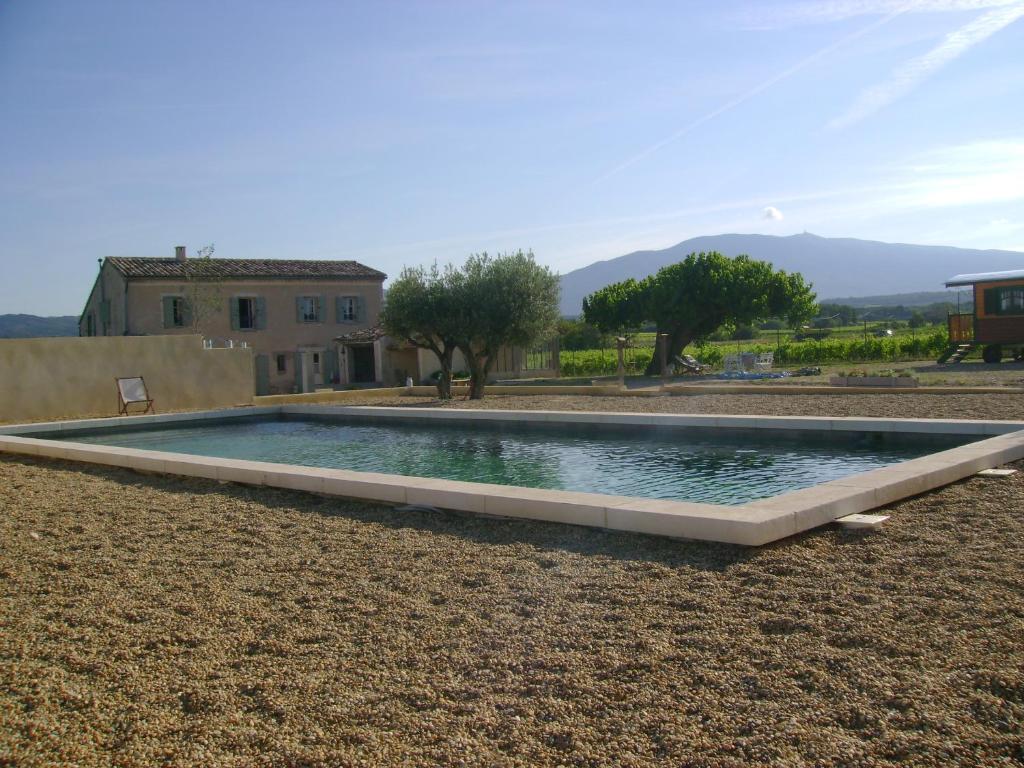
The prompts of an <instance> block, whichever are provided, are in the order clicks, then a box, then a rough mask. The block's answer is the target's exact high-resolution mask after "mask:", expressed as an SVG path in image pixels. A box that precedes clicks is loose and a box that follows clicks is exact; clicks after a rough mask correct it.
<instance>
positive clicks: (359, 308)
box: [355, 296, 366, 323]
mask: <svg viewBox="0 0 1024 768" xmlns="http://www.w3.org/2000/svg"><path fill="white" fill-rule="evenodd" d="M355 304H356V322H357V323H362V322H365V321H366V313H365V310H364V309H363V297H362V296H356V298H355Z"/></svg>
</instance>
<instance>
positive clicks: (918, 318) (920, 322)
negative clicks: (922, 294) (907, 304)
mask: <svg viewBox="0 0 1024 768" xmlns="http://www.w3.org/2000/svg"><path fill="white" fill-rule="evenodd" d="M927 324H928V321H927V320H925V319H924V315H923V314H922V313H921V311H920V310H917V309H915V310H914V311H913V312H912V313H911V315H910V320H909V321H908V322H907V325H909V326H910V327H911V328H915V329H916V328H923V327H924V326H926V325H927Z"/></svg>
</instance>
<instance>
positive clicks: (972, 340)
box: [939, 269, 1024, 363]
mask: <svg viewBox="0 0 1024 768" xmlns="http://www.w3.org/2000/svg"><path fill="white" fill-rule="evenodd" d="M963 286H970V287H971V289H972V293H973V296H974V309H973V311H972V312H971V313H960V312H958V313H955V314H951V315H950V316H949V344H950V346H949V348H948V349H947V350H946V352H945V353H944V354H943V356H942V357H941V358H940V359H939V362H940V363H945V362H951V363H958V362H960V361H961V360H963V358H964V357H966V356H967V355H968V354H969V353H970V352H971V351H972V350H974V349H975V348H977V347H979V346H983V347H984V349H983V350H982V358H983V359H984V360H985V362H986V363H998V362H999V361H1000V360H1002V358H1003V356H1004V355H1007V354H1009V355H1011V356H1013V357H1016V358H1018V359H1019V358H1020V357H1021V355H1022V352H1024V269H1015V270H1009V271H1006V272H978V273H975V274H966V275H956V276H955V277H951V278H950V279H949V280H947V281H946V287H947V288H959V287H963Z"/></svg>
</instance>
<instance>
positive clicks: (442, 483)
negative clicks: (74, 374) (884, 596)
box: [0, 405, 1024, 546]
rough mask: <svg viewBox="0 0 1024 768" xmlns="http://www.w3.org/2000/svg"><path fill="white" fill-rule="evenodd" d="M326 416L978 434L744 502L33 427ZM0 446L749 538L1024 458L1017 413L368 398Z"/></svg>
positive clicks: (495, 510) (193, 473)
mask: <svg viewBox="0 0 1024 768" xmlns="http://www.w3.org/2000/svg"><path fill="white" fill-rule="evenodd" d="M278 414H289V415H319V416H323V415H336V416H358V417H363V418H365V417H367V416H370V417H373V418H380V419H403V420H409V419H430V420H435V419H439V420H444V421H448V422H459V421H463V422H469V421H475V422H479V421H493V422H508V421H516V422H530V421H533V422H542V423H546V424H552V423H564V424H598V425H600V424H615V425H627V426H628V425H636V426H638V427H643V426H663V427H676V428H679V427H703V428H708V427H712V428H733V429H758V430H760V429H767V430H814V431H846V432H851V431H852V432H900V433H907V434H933V435H934V434H947V435H949V434H953V435H971V436H979V437H982V438H983V439H980V440H978V441H977V442H974V443H970V444H968V445H964V446H961V447H959V448H952V449H949V450H945V451H940V452H937V453H933V454H929V455H927V456H922V457H921V458H917V459H911V460H908V461H904V462H900V463H898V464H893V465H891V466H888V467H883V468H881V469H875V470H871V471H868V472H862V473H859V474H855V475H850V476H848V477H845V478H842V479H840V480H833V481H831V482H827V483H822V484H820V485H816V486H813V487H810V488H804V489H801V490H798V491H792V492H790V493H784V494H780V495H778V496H772V497H770V498H766V499H761V500H758V501H754V502H750V503H747V504H744V505H742V506H721V505H717V504H699V503H693V502H684V501H669V500H660V499H643V498H636V497H629V496H611V495H607V494H598V493H578V492H572V491H553V490H544V489H539V488H523V487H516V486H507V485H494V484H490V483H471V482H461V481H455V480H442V479H437V478H426V477H407V476H402V475H387V474H380V473H374V472H352V471H348V470H342V469H319V468H312V467H300V466H295V465H292V464H277V463H270V462H262V461H247V460H239V459H219V458H214V457H209V456H194V455H191V454H181V453H169V452H165V451H147V450H138V449H131V448H117V447H112V446H101V445H88V444H84V443H74V442H70V441H67V440H49V439H42V438H35V437H32V436H31V435H32V434H33V433H36V434H38V433H52V432H60V433H62V434H67V435H71V434H74V433H75V432H78V431H83V430H90V429H97V428H103V427H117V426H121V425H129V424H130V425H134V426H138V425H141V424H146V423H149V424H166V423H173V422H188V421H202V420H205V419H218V420H220V419H231V418H248V417H252V416H264V415H266V416H270V415H278ZM0 451H2V452H5V453H20V454H28V455H34V456H42V457H47V458H55V459H67V460H71V461H84V462H89V463H93V464H105V465H109V466H119V467H126V468H130V469H136V470H140V471H144V472H156V473H163V474H172V475H182V476H186V477H203V478H210V479H215V480H220V481H226V482H237V483H245V484H249V485H267V486H273V487H278V488H289V489H294V490H300V491H307V492H311V493H318V494H325V495H330V496H340V497H345V498H352V499H360V500H368V501H375V502H382V503H385V504H393V505H405V504H420V505H426V506H431V507H438V508H441V509H453V510H459V511H464V512H472V513H476V514H481V515H493V516H498V517H509V518H523V519H530V520H543V521H548V522H557V523H568V524H571V525H584V526H590V527H595V528H606V529H610V530H616V531H629V532H634V533H645V534H653V535H659V536H670V537H675V538H686V539H699V540H707V541H719V542H725V543H729V544H741V545H747V546H759V545H762V544H767V543H769V542H772V541H776V540H778V539H782V538H785V537H787V536H792V535H794V534H796V533H800V532H801V531H805V530H808V529H810V528H815V527H818V526H820V525H824V524H826V523H829V522H831V521H832V520H835V519H836V518H839V517H844V516H846V515H849V514H853V513H856V512H864V511H866V510H869V509H874V508H876V507H880V506H885V505H886V504H890V503H892V502H894V501H897V500H898V499H903V498H906V497H908V496H915V495H917V494H920V493H924V492H925V491H928V490H931V489H933V488H938V487H940V486H943V485H948V484H949V483H953V482H956V481H957V480H960V479H962V478H964V477H968V476H970V475H973V474H975V473H976V472H979V471H981V470H983V469H991V468H993V467H997V466H1000V465H1001V464H1006V463H1007V462H1011V461H1016V460H1018V459H1022V458H1024V422H1010V421H977V420H956V419H868V418H850V417H845V418H827V417H824V418H823V417H815V416H719V415H676V414H651V413H606V412H590V411H502V410H458V409H448V408H445V409H435V408H391V407H368V406H323V405H279V406H265V407H255V408H230V409H223V410H214V411H203V412H192V413H172V414H154V415H148V416H128V417H117V418H107V419H84V420H76V421H61V422H47V423H37V424H19V425H10V426H5V427H0Z"/></svg>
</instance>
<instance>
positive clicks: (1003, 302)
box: [999, 287, 1024, 315]
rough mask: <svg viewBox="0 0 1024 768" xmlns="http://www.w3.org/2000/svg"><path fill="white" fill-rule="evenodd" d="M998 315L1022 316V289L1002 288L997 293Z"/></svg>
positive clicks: (1023, 292) (1023, 297)
mask: <svg viewBox="0 0 1024 768" xmlns="http://www.w3.org/2000/svg"><path fill="white" fill-rule="evenodd" d="M999 314H1001V315H1021V314H1024V287H1021V288H1003V289H1002V290H1001V291H1000V292H999Z"/></svg>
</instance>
